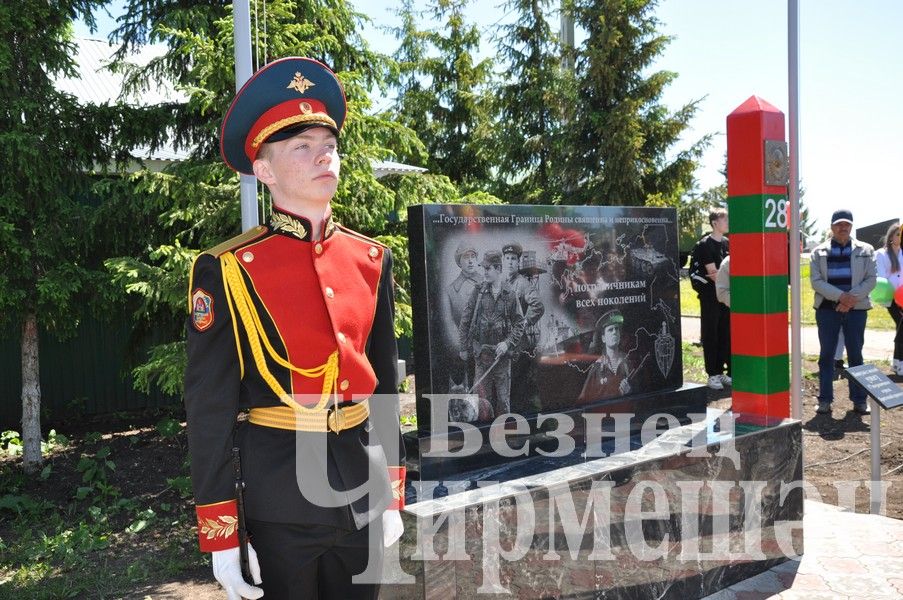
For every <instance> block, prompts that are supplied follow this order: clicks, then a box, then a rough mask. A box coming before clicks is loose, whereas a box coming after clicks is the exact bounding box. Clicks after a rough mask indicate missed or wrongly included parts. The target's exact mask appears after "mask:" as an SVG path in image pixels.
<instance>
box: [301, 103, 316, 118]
mask: <svg viewBox="0 0 903 600" xmlns="http://www.w3.org/2000/svg"><path fill="white" fill-rule="evenodd" d="M298 107H299V108H300V109H301V114H303V115H309V114H310V113H312V112H313V111H314V109H313V107H312V106H311V105H310V103H309V102H302V103H301V104H300V105H299V106H298Z"/></svg>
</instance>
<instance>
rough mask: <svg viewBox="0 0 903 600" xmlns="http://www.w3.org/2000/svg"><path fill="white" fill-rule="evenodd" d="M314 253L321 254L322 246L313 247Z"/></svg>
mask: <svg viewBox="0 0 903 600" xmlns="http://www.w3.org/2000/svg"><path fill="white" fill-rule="evenodd" d="M314 252H316V253H317V254H323V244H317V245H316V246H314Z"/></svg>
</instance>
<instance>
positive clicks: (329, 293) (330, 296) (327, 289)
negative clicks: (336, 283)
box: [326, 287, 335, 298]
mask: <svg viewBox="0 0 903 600" xmlns="http://www.w3.org/2000/svg"><path fill="white" fill-rule="evenodd" d="M333 296H335V292H334V291H332V288H331V287H328V288H326V297H327V298H332V297H333Z"/></svg>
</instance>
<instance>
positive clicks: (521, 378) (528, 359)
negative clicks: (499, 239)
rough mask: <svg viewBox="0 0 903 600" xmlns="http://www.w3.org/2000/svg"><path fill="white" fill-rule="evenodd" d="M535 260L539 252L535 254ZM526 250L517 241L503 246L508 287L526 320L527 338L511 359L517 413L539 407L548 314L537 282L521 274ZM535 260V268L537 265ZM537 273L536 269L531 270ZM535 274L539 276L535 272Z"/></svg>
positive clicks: (513, 398) (512, 384)
mask: <svg viewBox="0 0 903 600" xmlns="http://www.w3.org/2000/svg"><path fill="white" fill-rule="evenodd" d="M531 254H532V255H533V256H534V257H535V253H531ZM523 255H524V251H523V247H522V246H521V245H520V244H518V243H517V242H510V243H508V244H505V245H504V246H503V247H502V264H503V266H504V271H505V276H506V278H507V282H508V287H510V288H511V291H512V293H513V294H514V297H515V298H516V299H517V310H518V313H519V314H520V315H521V316H522V317H523V318H524V335H523V336H521V340H520V343H519V344H518V346H517V348H514V349H513V352H512V359H511V400H512V403H513V404H514V409H515V411H516V412H526V411H528V410H529V411H531V412H532V411H533V410H537V409H538V408H539V395H538V388H537V386H536V381H535V374H534V371H535V365H534V362H535V361H534V358H535V355H536V344H537V342H538V341H539V329H538V328H539V325H538V323H539V319H540V318H541V317H542V315H543V313H544V312H545V308H544V307H543V305H542V302H541V301H540V300H539V293H538V292H537V290H536V285H535V282H536V280H535V279H533V281H532V282H531V280H530V279H528V277H530V275H526V276H525V274H524V273H522V272H521V257H522V256H523ZM535 263H536V260H535V258H534V259H533V266H534V268H535V266H536V264H535ZM530 272H531V273H533V270H531V271H530ZM534 274H535V273H534Z"/></svg>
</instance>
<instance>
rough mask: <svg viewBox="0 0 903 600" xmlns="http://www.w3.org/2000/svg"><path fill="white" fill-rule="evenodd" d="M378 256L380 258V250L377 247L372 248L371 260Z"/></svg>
mask: <svg viewBox="0 0 903 600" xmlns="http://www.w3.org/2000/svg"><path fill="white" fill-rule="evenodd" d="M377 256H379V250H378V249H377V248H376V246H370V258H376V257H377Z"/></svg>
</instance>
